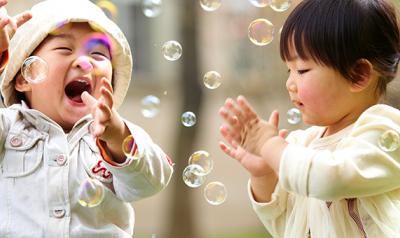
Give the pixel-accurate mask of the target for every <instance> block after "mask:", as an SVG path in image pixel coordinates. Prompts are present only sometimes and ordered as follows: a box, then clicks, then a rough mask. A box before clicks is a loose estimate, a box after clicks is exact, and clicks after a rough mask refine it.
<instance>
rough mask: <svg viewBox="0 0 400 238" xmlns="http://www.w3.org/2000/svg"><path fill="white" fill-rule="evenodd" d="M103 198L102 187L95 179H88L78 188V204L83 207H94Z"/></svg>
mask: <svg viewBox="0 0 400 238" xmlns="http://www.w3.org/2000/svg"><path fill="white" fill-rule="evenodd" d="M103 198H104V187H103V184H102V183H101V182H99V181H98V180H97V179H92V178H88V179H86V180H85V181H83V182H82V184H81V185H80V188H79V197H78V202H79V204H80V205H81V206H83V207H95V206H97V205H99V204H100V203H101V202H102V201H103Z"/></svg>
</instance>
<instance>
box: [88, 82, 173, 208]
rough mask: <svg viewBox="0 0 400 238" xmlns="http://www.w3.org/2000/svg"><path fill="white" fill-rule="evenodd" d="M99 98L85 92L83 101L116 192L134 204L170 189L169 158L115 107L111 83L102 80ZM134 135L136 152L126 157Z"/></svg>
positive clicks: (170, 168) (91, 129)
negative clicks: (126, 141)
mask: <svg viewBox="0 0 400 238" xmlns="http://www.w3.org/2000/svg"><path fill="white" fill-rule="evenodd" d="M101 84H102V86H101V88H100V97H99V98H98V99H96V98H94V97H92V96H91V95H90V94H88V93H87V92H84V93H82V100H83V101H84V102H85V104H86V105H88V106H89V107H90V108H91V112H92V116H93V118H94V122H93V123H92V124H91V127H90V131H91V133H92V134H93V135H94V136H95V137H97V138H98V143H97V144H98V145H99V147H100V148H101V151H103V152H104V153H105V154H103V158H104V160H105V161H106V162H107V163H105V166H106V167H107V168H108V169H109V170H110V171H111V172H112V174H113V175H114V189H115V192H116V194H117V196H118V197H120V198H121V199H122V200H124V201H134V200H138V199H140V198H143V197H147V196H150V195H153V194H155V193H156V192H158V191H160V190H162V189H163V188H164V187H166V186H167V184H168V182H169V180H170V178H171V176H172V172H173V169H172V165H171V163H170V160H169V158H168V156H167V155H166V154H165V153H164V152H163V151H162V150H161V149H160V148H159V147H158V146H157V145H156V144H155V143H153V141H152V140H151V138H150V136H149V135H148V134H147V133H146V132H145V131H144V130H143V129H141V128H140V127H138V126H136V125H134V124H132V123H130V122H128V121H125V120H124V119H122V117H120V116H119V114H118V113H117V112H116V111H115V110H114V109H113V108H112V105H113V96H112V87H111V83H110V81H109V80H107V79H106V78H102V79H101ZM129 135H132V137H133V139H134V144H135V145H134V146H135V148H136V149H135V150H134V151H133V154H132V156H134V155H136V156H138V158H136V159H134V158H133V157H131V156H129V157H126V155H125V153H124V152H123V150H122V144H123V141H124V139H125V138H126V137H128V136H129Z"/></svg>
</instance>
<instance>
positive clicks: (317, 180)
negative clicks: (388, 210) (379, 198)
mask: <svg viewBox="0 0 400 238" xmlns="http://www.w3.org/2000/svg"><path fill="white" fill-rule="evenodd" d="M399 118H400V112H399V111H398V110H396V109H394V108H391V107H389V106H384V105H379V106H374V107H371V108H370V109H368V110H367V111H366V112H364V113H363V114H362V115H361V116H360V118H359V119H358V120H357V122H356V123H355V125H354V127H353V129H352V132H351V133H350V135H349V136H348V137H346V138H344V139H343V140H342V141H341V142H340V143H339V144H338V146H337V148H336V150H335V151H328V150H322V151H321V150H313V149H311V148H305V147H303V146H298V145H292V144H291V145H289V146H288V147H287V148H286V149H285V150H284V152H283V155H282V161H281V163H280V168H279V179H280V181H281V183H282V185H283V187H284V188H285V189H287V190H288V191H291V192H294V193H297V194H301V195H305V196H310V197H315V198H318V199H322V200H336V199H343V198H351V197H364V196H371V195H375V194H379V193H385V192H388V191H391V190H394V189H397V188H399V187H400V182H399V181H400V148H398V149H397V150H395V151H393V152H385V151H383V150H382V149H381V148H380V147H379V146H378V141H379V139H380V136H381V135H382V134H383V133H384V132H385V131H387V130H393V131H395V132H396V133H397V134H398V135H400V134H399V133H400V120H399Z"/></svg>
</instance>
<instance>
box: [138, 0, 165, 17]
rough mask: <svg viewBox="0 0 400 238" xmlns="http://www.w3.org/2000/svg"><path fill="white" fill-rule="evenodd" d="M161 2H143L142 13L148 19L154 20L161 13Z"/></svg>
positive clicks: (158, 0)
mask: <svg viewBox="0 0 400 238" xmlns="http://www.w3.org/2000/svg"><path fill="white" fill-rule="evenodd" d="M161 6H162V1H161V0H143V2H142V11H143V14H144V15H145V16H146V17H150V18H154V17H157V16H159V15H160V13H161Z"/></svg>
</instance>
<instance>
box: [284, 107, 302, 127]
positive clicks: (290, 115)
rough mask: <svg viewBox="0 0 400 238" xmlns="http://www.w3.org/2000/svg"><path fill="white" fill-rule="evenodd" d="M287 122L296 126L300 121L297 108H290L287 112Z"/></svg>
mask: <svg viewBox="0 0 400 238" xmlns="http://www.w3.org/2000/svg"><path fill="white" fill-rule="evenodd" d="M287 121H288V122H289V124H292V125H296V124H299V123H300V121H301V113H300V110H299V109H297V108H291V109H289V110H288V111H287Z"/></svg>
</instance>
